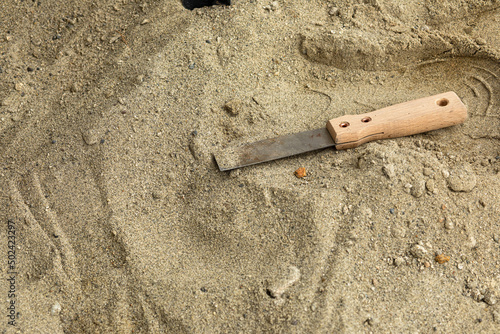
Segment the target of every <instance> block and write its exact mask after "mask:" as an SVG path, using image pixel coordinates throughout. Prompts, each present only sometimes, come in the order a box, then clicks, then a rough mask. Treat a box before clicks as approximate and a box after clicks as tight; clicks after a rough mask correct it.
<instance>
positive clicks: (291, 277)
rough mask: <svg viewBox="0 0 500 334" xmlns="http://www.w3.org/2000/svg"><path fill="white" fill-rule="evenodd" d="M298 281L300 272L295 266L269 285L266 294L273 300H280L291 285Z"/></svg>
mask: <svg viewBox="0 0 500 334" xmlns="http://www.w3.org/2000/svg"><path fill="white" fill-rule="evenodd" d="M299 279H300V270H299V268H297V267H295V266H290V267H288V272H287V273H286V274H285V275H283V277H279V278H278V279H277V280H276V281H275V282H273V283H271V284H270V285H269V287H268V288H267V293H268V294H269V296H271V297H273V298H280V297H281V296H282V295H283V293H285V292H286V290H288V289H289V288H290V287H291V286H292V285H293V284H295V283H296V282H297V281H298V280H299Z"/></svg>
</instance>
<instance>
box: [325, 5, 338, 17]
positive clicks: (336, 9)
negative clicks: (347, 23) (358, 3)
mask: <svg viewBox="0 0 500 334" xmlns="http://www.w3.org/2000/svg"><path fill="white" fill-rule="evenodd" d="M328 14H330V15H331V16H337V15H338V14H339V9H338V8H337V7H332V8H331V9H330V11H329V12H328Z"/></svg>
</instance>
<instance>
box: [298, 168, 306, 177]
mask: <svg viewBox="0 0 500 334" xmlns="http://www.w3.org/2000/svg"><path fill="white" fill-rule="evenodd" d="M306 175H307V173H306V169H305V168H304V167H300V168H299V169H297V170H296V171H295V176H296V177H298V178H299V179H300V178H303V177H304V176H306Z"/></svg>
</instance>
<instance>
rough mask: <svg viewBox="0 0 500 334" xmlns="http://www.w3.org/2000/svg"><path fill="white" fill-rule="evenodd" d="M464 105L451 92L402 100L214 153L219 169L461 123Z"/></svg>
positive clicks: (356, 144)
mask: <svg viewBox="0 0 500 334" xmlns="http://www.w3.org/2000/svg"><path fill="white" fill-rule="evenodd" d="M466 119H467V108H466V107H465V105H464V104H463V103H462V101H461V100H460V98H459V97H458V96H457V94H455V93H454V92H446V93H442V94H438V95H433V96H428V97H424V98H420V99H417V100H413V101H409V102H403V103H399V104H396V105H392V106H389V107H385V108H382V109H378V110H375V111H372V112H369V113H366V114H361V115H346V116H341V117H337V118H334V119H331V120H329V121H328V122H327V123H326V127H325V128H320V129H316V130H310V131H305V132H299V133H295V134H290V135H285V136H281V137H276V138H271V139H265V140H261V141H258V142H255V143H250V144H245V145H242V146H237V147H228V148H225V149H223V150H221V151H219V152H218V153H216V154H215V160H216V162H217V165H218V166H219V169H220V170H221V171H227V170H231V169H235V168H240V167H245V166H250V165H255V164H258V163H261V162H266V161H271V160H276V159H280V158H284V157H289V156H292V155H296V154H300V153H305V152H309V151H314V150H319V149H322V148H327V147H332V146H334V147H335V148H336V149H337V150H344V149H348V148H354V147H358V146H359V145H361V144H364V143H367V142H370V141H373V140H379V139H387V138H397V137H404V136H410V135H414V134H417V133H422V132H427V131H431V130H437V129H442V128H445V127H448V126H452V125H457V124H460V123H463V122H464V121H465V120H466Z"/></svg>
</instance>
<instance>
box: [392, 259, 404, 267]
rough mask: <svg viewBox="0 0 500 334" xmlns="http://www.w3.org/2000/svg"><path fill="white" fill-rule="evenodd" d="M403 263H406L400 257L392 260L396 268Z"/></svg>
mask: <svg viewBox="0 0 500 334" xmlns="http://www.w3.org/2000/svg"><path fill="white" fill-rule="evenodd" d="M405 263H406V261H405V259H403V258H402V257H397V258H395V259H394V265H395V266H396V267H401V266H402V265H403V264H405Z"/></svg>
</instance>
